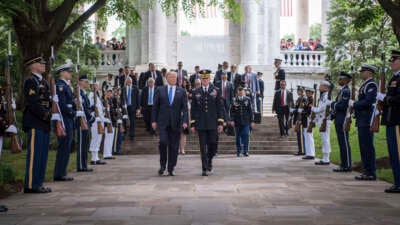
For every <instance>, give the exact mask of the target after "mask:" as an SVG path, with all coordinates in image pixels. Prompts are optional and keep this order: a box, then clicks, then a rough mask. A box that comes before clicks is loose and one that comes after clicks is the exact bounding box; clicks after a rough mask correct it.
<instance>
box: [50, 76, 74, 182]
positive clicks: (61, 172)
mask: <svg viewBox="0 0 400 225" xmlns="http://www.w3.org/2000/svg"><path fill="white" fill-rule="evenodd" d="M56 91H57V96H58V99H59V102H58V104H59V106H60V111H61V114H62V118H63V121H64V126H65V133H66V136H65V137H58V148H57V155H56V163H55V165H54V180H55V181H58V180H60V181H64V180H71V178H70V177H67V166H68V162H69V155H70V152H71V145H72V138H73V129H74V119H75V116H76V106H75V101H74V95H73V93H72V90H71V87H70V86H69V85H68V84H67V82H66V81H65V80H63V79H60V80H58V81H57V83H56Z"/></svg>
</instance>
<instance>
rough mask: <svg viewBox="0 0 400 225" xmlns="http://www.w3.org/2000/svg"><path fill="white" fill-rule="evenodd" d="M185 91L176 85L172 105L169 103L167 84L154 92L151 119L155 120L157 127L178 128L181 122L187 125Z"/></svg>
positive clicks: (180, 126)
mask: <svg viewBox="0 0 400 225" xmlns="http://www.w3.org/2000/svg"><path fill="white" fill-rule="evenodd" d="M188 120H189V119H188V106H187V97H186V91H185V90H184V89H183V88H180V87H176V89H175V96H174V100H173V102H172V105H169V100H168V86H167V85H165V86H163V87H159V88H157V89H156V92H155V94H154V104H153V111H152V117H151V121H152V122H156V123H157V126H158V128H159V129H165V128H167V127H171V129H172V130H180V129H181V128H182V123H186V124H188V125H189V121H188Z"/></svg>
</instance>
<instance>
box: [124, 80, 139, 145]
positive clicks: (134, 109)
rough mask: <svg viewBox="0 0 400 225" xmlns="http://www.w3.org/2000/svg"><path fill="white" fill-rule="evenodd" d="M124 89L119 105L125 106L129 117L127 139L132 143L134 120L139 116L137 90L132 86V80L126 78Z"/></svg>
mask: <svg viewBox="0 0 400 225" xmlns="http://www.w3.org/2000/svg"><path fill="white" fill-rule="evenodd" d="M125 84H126V85H125V87H124V88H123V89H122V95H121V104H122V105H126V108H127V110H128V117H129V123H130V124H129V138H130V140H131V141H133V139H134V137H135V118H136V115H137V114H139V90H138V88H137V87H136V86H134V85H132V79H131V78H130V77H128V78H126V81H125Z"/></svg>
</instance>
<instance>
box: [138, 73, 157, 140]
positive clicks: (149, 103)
mask: <svg viewBox="0 0 400 225" xmlns="http://www.w3.org/2000/svg"><path fill="white" fill-rule="evenodd" d="M154 83H155V81H154V79H153V78H150V79H149V80H148V81H147V84H148V85H147V86H146V87H144V88H143V90H142V95H141V98H140V99H141V101H140V107H141V111H142V115H143V119H144V123H145V125H146V131H147V132H149V133H150V135H154V134H155V131H154V130H153V128H152V127H151V114H152V110H153V103H154V93H155V89H156V87H155V86H154Z"/></svg>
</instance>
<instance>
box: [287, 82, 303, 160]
mask: <svg viewBox="0 0 400 225" xmlns="http://www.w3.org/2000/svg"><path fill="white" fill-rule="evenodd" d="M297 95H298V98H297V100H296V105H295V107H294V108H292V109H291V110H290V111H292V113H293V124H295V126H296V128H295V132H296V136H297V146H298V148H299V151H298V152H297V154H295V155H305V154H306V151H305V146H304V135H303V120H304V119H303V116H302V115H303V110H304V107H305V106H306V105H307V98H306V97H305V96H304V87H302V86H298V87H297Z"/></svg>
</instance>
